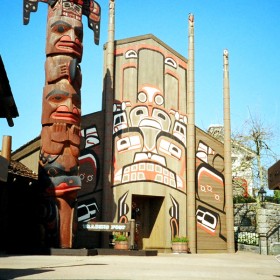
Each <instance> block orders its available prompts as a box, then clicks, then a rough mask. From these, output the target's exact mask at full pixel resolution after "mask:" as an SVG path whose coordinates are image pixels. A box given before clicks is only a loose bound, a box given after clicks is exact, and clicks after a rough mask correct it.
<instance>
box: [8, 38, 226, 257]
mask: <svg viewBox="0 0 280 280" xmlns="http://www.w3.org/2000/svg"><path fill="white" fill-rule="evenodd" d="M104 52H105V53H104V57H105V59H104V65H106V60H107V59H108V44H106V45H105V47H104ZM113 55H114V69H113V70H114V71H113V73H108V70H107V68H106V67H104V69H105V71H104V79H108V77H109V78H110V77H111V75H113V76H112V78H113V81H112V82H111V86H108V85H110V82H108V80H107V82H106V86H105V87H104V89H103V109H102V111H100V112H96V113H92V114H89V115H85V116H83V117H82V129H81V137H82V144H81V154H80V157H79V161H80V177H81V179H82V189H81V191H80V192H79V196H78V220H79V222H87V221H90V220H95V221H108V222H126V221H128V220H130V219H135V220H136V239H135V244H136V246H137V248H138V249H157V250H159V251H162V252H170V251H171V249H170V248H171V239H172V237H174V236H176V235H180V236H186V235H188V232H187V187H188V186H187V168H188V166H187V144H186V140H187V139H186V138H187V129H188V115H187V67H188V60H187V59H186V58H184V57H183V56H182V55H180V54H179V53H177V52H176V51H174V50H173V49H172V48H170V47H169V46H167V45H166V44H165V43H163V42H162V41H161V40H159V39H158V38H157V37H155V36H153V35H144V36H138V37H133V38H128V39H124V40H118V41H115V44H114V53H113ZM111 105H112V106H111ZM195 139H196V143H195V144H196V148H195V149H196V158H195V163H196V171H195V178H196V180H195V208H196V209H195V211H196V221H197V228H196V229H195V234H196V240H197V241H196V242H197V251H196V252H198V253H202V252H226V251H227V231H226V210H225V209H226V208H225V205H226V196H225V180H224V173H223V172H224V147H223V144H222V143H221V142H219V141H217V140H216V139H215V138H213V137H211V136H210V135H209V134H207V133H206V132H204V131H202V130H201V129H199V128H197V127H196V130H195ZM39 145H40V139H39V138H36V139H34V140H33V141H31V142H30V143H28V144H26V145H25V146H23V147H21V148H19V149H18V150H17V151H15V152H14V153H13V159H14V160H18V161H20V162H22V163H24V164H25V165H26V166H28V167H29V168H30V169H32V170H33V171H36V170H35V168H36V165H37V161H38V156H39ZM35 159H36V160H35ZM101 237H102V238H101ZM108 244H109V240H108V239H107V236H106V235H105V234H104V235H103V236H102V234H98V233H90V232H82V231H80V232H78V236H77V246H78V247H87V248H95V247H100V246H105V247H106V246H108ZM196 252H193V253H196Z"/></svg>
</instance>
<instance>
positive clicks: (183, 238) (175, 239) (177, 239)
mask: <svg viewBox="0 0 280 280" xmlns="http://www.w3.org/2000/svg"><path fill="white" fill-rule="evenodd" d="M172 242H184V243H187V242H189V239H188V237H186V236H175V237H173V238H172Z"/></svg>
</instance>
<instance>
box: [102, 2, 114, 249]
mask: <svg viewBox="0 0 280 280" xmlns="http://www.w3.org/2000/svg"><path fill="white" fill-rule="evenodd" d="M105 59H106V65H105V73H104V89H103V90H104V99H103V109H104V111H105V116H104V129H105V133H104V135H105V139H104V165H103V166H104V174H103V176H104V177H103V200H102V204H103V206H102V220H103V221H106V222H111V221H112V216H113V215H112V203H114V201H113V193H112V188H111V187H112V157H113V101H114V67H115V65H114V60H115V1H114V0H110V1H109V25H108V43H107V49H106V52H105ZM108 238H109V237H108ZM107 241H108V240H107V237H106V234H103V247H107V246H108V242H107Z"/></svg>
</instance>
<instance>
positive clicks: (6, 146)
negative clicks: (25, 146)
mask: <svg viewBox="0 0 280 280" xmlns="http://www.w3.org/2000/svg"><path fill="white" fill-rule="evenodd" d="M11 150H12V136H8V135H4V136H3V138H2V152H1V156H2V157H3V158H5V159H7V160H8V161H9V162H10V161H11Z"/></svg>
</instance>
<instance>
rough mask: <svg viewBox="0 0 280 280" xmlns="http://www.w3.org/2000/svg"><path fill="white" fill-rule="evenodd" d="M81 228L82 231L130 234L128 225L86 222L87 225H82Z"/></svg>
mask: <svg viewBox="0 0 280 280" xmlns="http://www.w3.org/2000/svg"><path fill="white" fill-rule="evenodd" d="M82 227H83V229H85V230H88V231H109V232H112V231H121V232H130V223H106V222H97V223H94V222H88V223H83V224H82Z"/></svg>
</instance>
